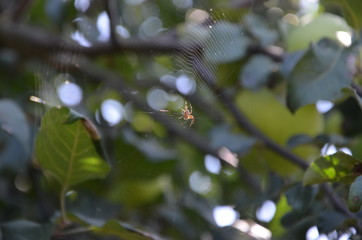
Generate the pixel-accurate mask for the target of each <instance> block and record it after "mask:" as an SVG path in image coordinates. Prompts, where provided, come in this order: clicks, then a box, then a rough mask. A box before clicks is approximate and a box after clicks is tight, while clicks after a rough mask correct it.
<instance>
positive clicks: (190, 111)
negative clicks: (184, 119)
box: [187, 102, 192, 114]
mask: <svg viewBox="0 0 362 240" xmlns="http://www.w3.org/2000/svg"><path fill="white" fill-rule="evenodd" d="M187 103H188V104H189V106H190V110H189V113H190V114H192V105H191V103H189V102H187Z"/></svg>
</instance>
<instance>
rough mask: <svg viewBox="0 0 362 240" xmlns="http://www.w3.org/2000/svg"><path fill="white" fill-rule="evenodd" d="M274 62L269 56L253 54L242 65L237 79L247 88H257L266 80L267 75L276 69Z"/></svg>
mask: <svg viewBox="0 0 362 240" xmlns="http://www.w3.org/2000/svg"><path fill="white" fill-rule="evenodd" d="M276 67H277V66H276V64H275V63H274V62H273V61H272V60H270V58H267V57H264V56H259V55H257V56H254V57H252V58H251V59H250V60H249V62H248V63H247V64H246V65H245V66H244V68H243V70H242V72H241V74H240V76H239V79H240V82H241V84H242V86H244V87H245V88H247V89H259V88H260V87H262V86H263V85H264V84H265V83H266V82H267V80H268V76H269V74H270V73H271V72H273V71H274V70H275V69H276Z"/></svg>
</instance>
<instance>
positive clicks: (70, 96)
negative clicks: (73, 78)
mask: <svg viewBox="0 0 362 240" xmlns="http://www.w3.org/2000/svg"><path fill="white" fill-rule="evenodd" d="M57 93H58V96H59V99H60V101H62V103H63V104H64V105H66V106H69V107H72V106H76V105H78V104H79V103H80V102H81V101H82V98H83V91H82V89H81V88H80V87H79V86H78V85H77V84H75V83H72V82H69V81H65V82H64V83H62V84H60V85H59V86H58V88H57Z"/></svg>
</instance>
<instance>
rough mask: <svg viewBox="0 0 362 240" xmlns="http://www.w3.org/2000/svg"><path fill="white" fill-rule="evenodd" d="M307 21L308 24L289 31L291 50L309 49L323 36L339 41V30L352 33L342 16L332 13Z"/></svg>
mask: <svg viewBox="0 0 362 240" xmlns="http://www.w3.org/2000/svg"><path fill="white" fill-rule="evenodd" d="M303 22H304V21H303ZM305 22H306V24H301V25H299V26H298V27H296V28H293V29H291V30H290V31H288V33H287V38H286V41H287V42H286V43H287V50H288V51H289V52H294V51H298V50H302V49H307V48H308V47H309V45H310V44H311V43H312V42H317V41H319V40H321V39H323V38H330V39H333V40H338V41H339V40H340V39H338V37H337V33H338V32H345V33H347V34H351V33H352V29H351V27H350V26H348V24H347V23H346V21H345V20H344V19H343V18H342V17H340V16H338V15H335V14H331V13H322V14H320V15H318V16H317V17H316V18H314V19H313V20H311V21H305Z"/></svg>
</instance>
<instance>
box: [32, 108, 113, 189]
mask: <svg viewBox="0 0 362 240" xmlns="http://www.w3.org/2000/svg"><path fill="white" fill-rule="evenodd" d="M69 113H70V111H69V109H67V108H61V109H58V108H52V109H50V110H49V111H48V112H47V113H46V114H45V116H44V117H43V119H42V123H41V127H40V131H39V133H38V136H37V138H36V145H35V156H36V160H37V162H38V163H39V164H40V165H41V166H42V168H43V169H44V170H45V172H46V173H48V174H49V175H51V176H52V177H54V178H55V179H56V180H57V181H58V182H59V183H60V184H61V185H62V186H63V188H65V189H67V188H68V187H70V186H73V185H75V184H79V183H81V182H84V181H86V180H89V179H94V178H103V177H105V176H106V175H107V174H108V172H109V166H108V165H107V164H106V163H105V162H104V161H103V160H102V159H101V158H100V156H99V155H98V153H97V151H96V148H95V146H94V144H93V142H92V140H93V139H92V138H91V136H90V134H89V132H88V130H87V129H86V128H85V127H84V124H83V123H82V121H81V119H80V120H78V121H74V122H73V123H69V124H65V122H66V121H67V120H68V119H69Z"/></svg>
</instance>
